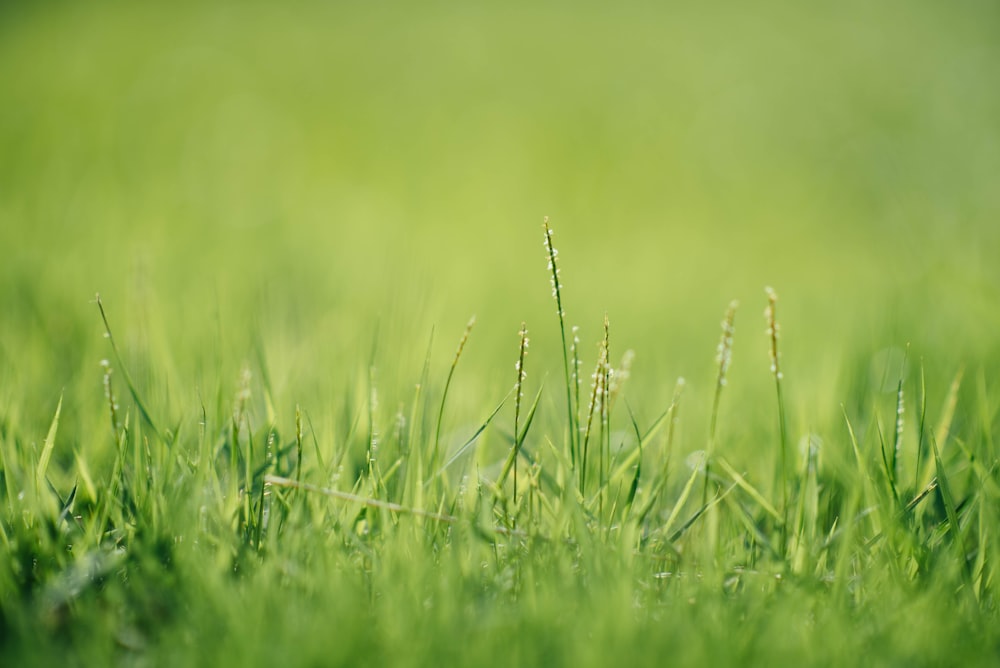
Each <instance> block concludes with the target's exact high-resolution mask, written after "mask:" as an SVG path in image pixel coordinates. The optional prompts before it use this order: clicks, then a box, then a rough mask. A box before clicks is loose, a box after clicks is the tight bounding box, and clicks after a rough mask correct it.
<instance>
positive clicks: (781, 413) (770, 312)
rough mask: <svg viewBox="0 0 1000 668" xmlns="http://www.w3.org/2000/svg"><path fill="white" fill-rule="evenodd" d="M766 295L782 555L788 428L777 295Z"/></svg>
mask: <svg viewBox="0 0 1000 668" xmlns="http://www.w3.org/2000/svg"><path fill="white" fill-rule="evenodd" d="M764 292H765V294H766V295H767V307H766V308H765V309H764V320H765V321H766V322H767V330H766V334H767V341H768V356H769V357H770V359H771V375H772V376H773V377H774V390H775V395H776V396H777V398H778V484H779V485H780V487H781V517H782V523H781V531H782V540H781V550H782V554H784V550H785V548H786V544H785V543H786V540H787V527H788V427H787V423H786V420H785V397H784V394H783V393H782V390H781V381H782V379H783V378H784V375H783V373H782V371H781V352H780V351H779V350H778V338H779V336H780V331H781V330H780V326H779V325H778V311H777V305H778V295H777V293H776V292H775V291H774V289H773V288H771V287H767V288H764Z"/></svg>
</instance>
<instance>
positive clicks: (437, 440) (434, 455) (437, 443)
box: [430, 316, 476, 471]
mask: <svg viewBox="0 0 1000 668" xmlns="http://www.w3.org/2000/svg"><path fill="white" fill-rule="evenodd" d="M475 324H476V316H472V317H471V318H469V322H468V324H467V325H466V326H465V332H463V333H462V338H461V340H459V342H458V349H457V350H455V357H454V359H452V361H451V368H450V369H448V377H447V378H446V379H445V381H444V390H443V391H442V392H441V406H440V407H439V408H438V415H437V426H436V427H435V429H434V449H433V450H432V452H431V462H430V469H431V470H432V471H434V470H437V466H438V458H439V457H440V450H441V423H442V422H443V421H444V406H445V402H446V401H447V400H448V390H449V388H451V379H452V378H453V377H454V376H455V369H456V367H458V360H459V359H461V357H462V351H463V350H465V344H466V342H467V341H468V340H469V334H471V333H472V328H473V326H475Z"/></svg>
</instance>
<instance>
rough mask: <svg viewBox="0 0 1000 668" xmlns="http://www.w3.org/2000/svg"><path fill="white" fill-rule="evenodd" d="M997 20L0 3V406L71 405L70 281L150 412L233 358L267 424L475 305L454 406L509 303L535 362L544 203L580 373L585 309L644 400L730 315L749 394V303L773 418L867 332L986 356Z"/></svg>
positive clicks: (209, 384)
mask: <svg viewBox="0 0 1000 668" xmlns="http://www.w3.org/2000/svg"><path fill="white" fill-rule="evenodd" d="M998 30H1000V7H998V5H997V4H996V3H992V2H972V1H964V0H962V1H958V2H951V3H940V2H912V1H907V2H892V1H890V2H880V3H868V2H842V3H796V2H787V3H785V2H763V3H739V2H733V3H727V2H714V1H713V2H706V3H688V4H682V3H652V2H650V3H646V2H617V3H597V2H585V3H579V2H573V3H570V2H565V3H559V2H546V3H537V2H498V3H480V2H470V3H449V2H421V3H391V2H377V3H326V4H323V3H280V4H279V3H273V4H272V3H263V2H261V3H200V2H190V3H186V2H181V3H170V4H169V5H168V4H166V3H163V4H162V5H160V6H154V5H147V4H145V3H143V4H137V3H124V2H121V3H115V2H112V3H103V2H102V3H78V4H77V3H68V2H38V3H34V2H32V3H11V2H7V3H3V4H2V5H0V247H2V248H3V249H4V251H5V252H4V253H3V261H2V262H0V303H2V309H3V313H2V315H0V369H2V377H3V378H4V381H3V386H4V387H3V389H2V390H0V392H2V398H3V399H4V401H5V403H6V404H7V405H8V406H15V408H12V409H11V410H14V411H16V412H19V413H20V414H21V416H20V419H21V420H22V421H26V422H27V423H29V424H32V425H34V424H37V425H39V428H40V429H44V426H45V425H46V424H47V421H48V420H49V419H50V418H51V414H52V410H53V407H54V402H55V400H56V398H57V396H58V393H59V391H60V389H62V388H66V391H67V392H68V393H70V395H71V399H75V401H70V402H67V403H68V404H72V405H70V406H68V407H67V409H66V411H67V415H68V416H69V417H66V418H65V419H66V420H73V419H76V420H81V419H84V418H81V417H80V416H79V415H77V416H76V417H75V418H74V417H73V416H74V415H75V413H76V409H74V408H73V405H77V406H79V405H83V406H90V408H87V409H86V410H84V411H83V412H84V413H85V414H87V415H90V413H89V411H94V413H95V417H93V418H92V419H93V420H98V419H102V418H101V417H100V414H99V412H98V411H99V409H98V408H94V407H95V406H97V405H98V404H99V403H100V400H101V395H100V391H99V387H100V368H99V367H98V361H99V360H100V359H101V358H102V357H107V356H108V355H109V352H108V350H107V347H106V344H105V342H104V341H103V339H102V338H101V332H102V327H101V324H100V320H99V318H98V315H97V311H96V308H95V306H94V304H93V303H92V300H93V295H94V293H95V292H98V291H99V292H100V293H101V294H102V296H103V298H104V300H105V304H106V305H107V307H108V311H109V316H110V317H111V320H112V325H113V326H114V327H115V329H116V330H117V331H116V334H117V336H118V338H119V339H120V344H121V346H122V348H123V349H124V350H125V351H126V356H127V357H128V359H129V360H130V363H131V364H132V365H133V366H134V369H133V371H134V375H135V376H136V377H137V380H138V382H139V383H140V385H141V386H142V387H144V388H147V389H149V388H152V390H156V391H157V392H159V393H160V396H162V397H164V401H166V402H170V405H171V406H172V410H173V411H174V412H175V413H176V414H190V413H191V411H192V410H193V409H194V407H195V406H197V404H198V402H199V398H198V397H195V396H194V395H195V390H197V393H199V394H200V393H202V392H204V393H206V394H208V395H210V396H211V394H212V393H213V392H215V391H216V390H217V389H218V388H219V387H221V388H224V390H225V392H227V393H228V392H235V388H236V387H237V386H238V382H239V371H240V368H241V367H242V366H243V365H244V364H248V363H249V364H251V365H252V366H253V365H255V364H256V360H257V359H258V358H257V353H256V350H257V349H261V350H263V352H264V355H265V357H266V359H267V366H268V367H269V368H270V374H271V376H272V381H273V383H274V385H275V393H276V395H277V396H279V397H280V399H281V403H282V405H281V406H280V407H279V408H280V409H281V410H282V411H283V413H288V411H290V410H291V407H292V406H293V405H294V402H296V401H298V402H303V403H305V404H307V405H312V406H314V407H315V408H316V409H317V410H320V409H321V407H322V406H323V405H325V402H329V401H334V400H335V397H336V396H337V393H338V391H340V389H341V388H342V387H343V386H344V384H345V383H346V384H350V383H351V382H352V380H351V379H352V378H355V377H357V376H358V375H359V373H360V374H361V375H362V376H363V370H364V369H365V368H366V366H367V365H368V360H369V356H370V354H371V350H372V348H373V347H376V352H375V356H376V359H377V360H378V362H377V366H378V369H379V374H380V382H381V383H382V384H383V385H385V386H388V387H390V388H399V396H401V397H402V396H409V393H410V389H409V388H411V387H412V383H414V382H416V379H417V377H418V374H419V369H420V367H421V365H422V363H423V359H424V355H425V351H426V350H427V349H428V345H429V344H428V341H429V340H430V337H431V332H432V330H433V331H434V338H433V342H432V343H431V344H430V346H431V348H430V349H431V351H432V360H433V362H434V364H435V367H434V368H435V369H436V370H437V371H436V373H438V374H443V373H444V369H446V367H447V364H448V363H449V362H450V358H451V355H452V351H453V350H454V345H455V343H456V342H457V339H458V337H459V336H460V334H461V330H462V327H463V326H464V324H465V322H466V320H467V319H468V317H469V316H470V315H472V314H473V313H475V314H477V315H478V319H479V324H478V326H477V330H476V331H475V333H474V334H473V339H472V342H471V343H470V346H469V349H468V350H467V359H466V360H464V361H463V364H464V365H468V373H469V376H468V377H467V379H466V381H465V383H464V384H462V385H461V386H460V387H457V388H456V395H455V401H456V403H457V404H458V405H462V404H463V403H464V404H465V408H467V409H469V410H471V411H472V413H471V414H472V415H478V414H479V413H481V412H482V409H483V408H484V407H485V406H486V405H487V403H491V402H493V401H494V400H495V398H497V397H498V396H502V394H503V392H504V391H506V387H507V386H508V385H509V384H510V383H511V382H513V366H512V365H513V362H514V359H515V356H516V346H517V339H516V333H517V330H518V327H519V325H520V322H521V321H522V320H527V322H528V325H529V328H530V329H531V330H532V334H533V344H534V345H533V348H532V357H531V358H530V360H529V373H532V374H535V375H533V379H534V380H538V379H540V378H542V377H544V376H545V375H546V374H548V377H549V379H550V380H553V379H558V378H559V377H560V374H561V360H560V359H559V357H558V356H554V355H549V354H548V353H551V352H553V351H555V350H556V347H555V345H556V342H557V336H558V334H557V329H556V320H555V318H554V305H553V304H552V302H551V297H550V294H549V287H548V280H547V276H546V273H545V258H544V257H543V249H542V243H541V241H542V232H541V221H542V217H543V216H546V215H547V216H550V218H551V222H552V225H553V227H554V229H555V230H556V237H555V241H556V245H557V247H558V248H559V249H560V251H561V256H560V258H561V261H562V267H563V279H564V283H565V290H566V299H567V305H566V306H567V312H568V318H569V320H570V322H571V323H575V324H579V325H581V327H582V336H583V338H584V347H583V352H584V354H585V356H586V359H587V360H588V362H587V364H590V363H592V362H591V361H590V360H591V358H593V356H594V354H595V353H596V348H594V347H593V344H594V343H596V341H597V340H598V338H599V336H600V331H599V329H600V321H601V317H602V316H603V314H604V313H605V312H607V313H608V314H609V316H610V318H611V322H612V348H613V353H612V354H613V356H614V357H616V358H617V357H618V356H619V355H620V354H621V353H622V352H623V351H624V350H625V348H633V349H635V350H636V352H637V361H636V367H635V369H634V371H633V376H634V378H636V380H635V381H634V382H636V383H637V384H638V385H639V387H641V388H645V389H648V390H649V391H650V392H651V393H652V400H651V401H650V404H651V405H656V406H659V405H660V404H661V403H662V402H663V401H664V400H665V398H667V397H669V395H670V392H671V389H672V387H673V381H674V378H675V377H676V376H677V375H685V376H688V377H689V378H691V379H693V383H694V384H695V386H696V387H698V386H699V384H700V386H701V387H702V388H706V387H708V386H709V385H710V384H711V378H712V357H713V354H714V348H715V342H716V340H717V337H718V321H719V319H720V318H721V315H722V313H723V311H724V309H725V307H726V305H727V304H728V302H729V300H730V299H731V298H734V297H735V298H739V299H741V301H742V302H743V306H744V308H743V310H742V311H741V312H740V314H739V316H738V319H737V341H736V361H735V364H736V367H735V368H734V379H733V380H734V385H735V386H736V387H737V388H738V387H740V383H743V382H744V381H743V380H741V379H742V378H747V379H748V378H750V377H753V378H754V379H755V380H754V381H753V382H752V384H751V382H750V381H749V380H746V388H747V390H746V391H751V389H750V388H751V387H752V388H756V389H757V390H759V388H760V387H762V386H766V382H767V380H766V371H767V364H768V361H767V355H766V343H765V340H764V336H763V329H764V321H763V319H762V318H761V315H760V314H761V310H762V309H763V307H764V295H763V288H764V286H765V285H773V286H774V287H775V288H776V289H777V291H778V292H779V294H780V295H781V297H782V301H781V302H780V308H781V310H780V312H779V317H780V319H781V321H782V325H783V332H784V336H785V338H784V341H783V344H784V346H785V351H786V368H787V369H788V374H787V375H788V376H789V383H791V384H792V387H793V391H796V390H801V391H799V392H797V394H796V395H795V399H794V401H795V402H796V403H797V404H798V405H799V407H798V409H797V410H799V411H800V412H803V413H805V414H808V413H809V412H810V411H813V410H820V409H818V408H815V407H811V406H812V404H810V402H814V404H815V406H822V407H823V408H822V409H821V410H823V411H834V412H835V411H836V410H837V408H836V407H837V405H838V403H839V402H840V401H843V396H841V395H842V389H841V386H840V385H839V384H838V383H839V382H840V380H841V379H842V378H843V377H844V376H845V374H847V375H850V374H851V373H853V370H854V369H857V368H865V367H864V365H865V364H867V360H869V359H870V356H871V355H872V354H874V353H875V352H876V351H878V350H881V349H883V348H886V347H889V346H895V347H897V348H901V347H903V346H905V344H906V343H907V342H911V343H912V345H913V351H914V352H913V354H914V356H915V357H916V356H919V357H925V358H926V359H927V360H928V364H929V365H930V366H931V367H932V368H939V369H940V370H941V371H942V373H943V374H948V375H947V376H944V375H942V376H941V377H942V378H950V374H951V373H953V372H954V369H955V368H956V367H957V366H958V365H960V364H963V363H967V364H971V365H973V366H974V365H976V364H980V363H984V360H986V361H990V363H992V362H993V361H996V360H997V359H998V357H1000V348H998V345H997V337H996V334H995V332H996V331H997V327H998V325H1000V309H998V308H997V305H998V302H1000V269H998V268H997V262H996V255H997V250H1000V224H998V223H1000V220H998V214H1000V187H998V178H997V177H998V175H1000V123H998V120H997V119H1000V86H997V82H998V81H1000V40H998V39H997V35H998V34H1000V32H998ZM532 365H533V366H532ZM741 365H742V368H745V371H740V370H739V369H740V368H741ZM741 374H745V376H744V375H741ZM473 379H475V380H473ZM480 380H481V382H480ZM220 384H221V385H220ZM152 390H150V391H152ZM220 391H221V390H220ZM736 391H737V392H739V391H740V390H738V389H737V390H736ZM936 391H938V392H939V393H941V392H943V388H940V387H938V388H937V389H936ZM74 393H75V394H76V396H73V395H74ZM91 395H93V396H91ZM553 395H554V396H555V397H556V398H558V393H557V392H555V391H554V392H553ZM15 397H16V401H15V400H14V399H15ZM553 401H555V400H553ZM640 403H641V402H640ZM649 410H650V412H651V411H652V408H650V409H649ZM86 419H88V420H89V419H91V418H89V417H87V418H86ZM803 419H806V418H803ZM70 431H71V432H72V431H73V430H72V429H71V430H70ZM70 438H72V437H71V436H70Z"/></svg>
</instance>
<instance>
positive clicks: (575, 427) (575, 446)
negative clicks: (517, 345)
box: [542, 217, 580, 467]
mask: <svg viewBox="0 0 1000 668" xmlns="http://www.w3.org/2000/svg"><path fill="white" fill-rule="evenodd" d="M542 228H543V229H544V231H545V252H546V255H547V259H548V270H549V273H550V274H551V278H550V283H551V284H552V296H553V298H555V300H556V315H558V316H559V337H560V341H561V343H562V358H563V374H564V376H565V380H566V420H567V424H568V429H569V452H570V463H571V466H574V467H575V466H576V464H577V460H578V458H579V455H580V453H579V451H578V450H579V442H578V441H579V424H578V423H579V410H578V407H579V380H578V374H579V365H578V364H577V363H576V361H575V358H574V369H575V372H576V374H577V381H576V383H574V381H573V374H572V373H571V371H570V364H569V360H570V350H569V344H568V343H567V340H566V311H565V309H563V301H562V282H561V281H560V280H559V266H558V264H557V262H556V258H557V256H558V255H559V251H557V250H556V248H555V246H553V245H552V228H551V227H549V219H548V217H546V218H545V220H544V222H543V223H542ZM573 337H574V342H575V340H576V333H575V331H574V334H573ZM574 384H576V386H577V390H576V396H577V407H574V406H573V396H574V392H573V385H574Z"/></svg>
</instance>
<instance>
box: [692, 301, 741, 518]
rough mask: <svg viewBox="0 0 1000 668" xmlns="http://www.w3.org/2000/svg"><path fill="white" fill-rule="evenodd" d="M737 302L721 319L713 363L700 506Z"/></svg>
mask: <svg viewBox="0 0 1000 668" xmlns="http://www.w3.org/2000/svg"><path fill="white" fill-rule="evenodd" d="M737 308H739V302H738V301H736V300H735V299H734V300H733V301H731V302H730V303H729V308H728V309H726V315H725V316H724V317H723V319H722V335H721V336H720V337H719V345H718V346H717V347H716V355H715V361H716V363H717V364H718V372H717V374H716V377H715V393H714V395H713V397H712V413H711V416H710V417H709V421H708V443H707V445H706V448H705V484H704V487H703V488H702V499H701V502H702V505H705V504H707V503H708V481H709V479H710V477H711V466H712V456H713V455H714V454H715V445H716V443H715V440H716V433H717V428H718V423H719V406H720V404H721V400H722V388H724V387H725V386H726V383H727V382H728V376H729V366H730V364H732V361H733V335H734V334H735V333H736V309H737Z"/></svg>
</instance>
